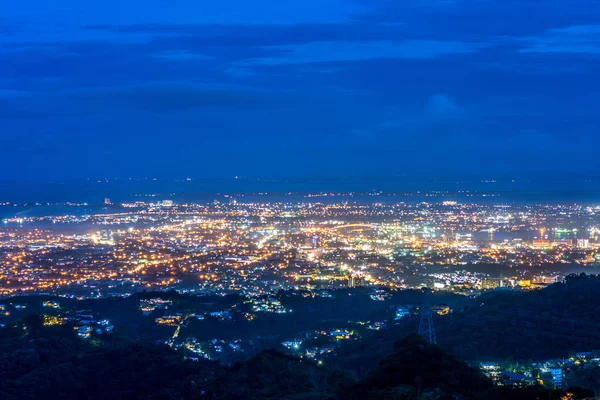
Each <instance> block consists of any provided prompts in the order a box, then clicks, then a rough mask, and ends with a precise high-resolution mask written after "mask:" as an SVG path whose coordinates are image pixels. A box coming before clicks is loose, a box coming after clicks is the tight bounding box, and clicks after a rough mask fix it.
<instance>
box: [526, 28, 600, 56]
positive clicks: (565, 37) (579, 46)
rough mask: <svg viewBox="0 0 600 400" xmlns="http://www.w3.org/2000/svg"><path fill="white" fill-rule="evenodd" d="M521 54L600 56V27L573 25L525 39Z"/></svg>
mask: <svg viewBox="0 0 600 400" xmlns="http://www.w3.org/2000/svg"><path fill="white" fill-rule="evenodd" d="M524 41H525V42H527V44H526V45H525V46H524V47H522V48H521V49H519V52H521V53H583V54H600V25H573V26H568V27H564V28H555V29H549V30H547V31H546V32H545V33H544V34H543V35H540V36H531V37H526V38H524Z"/></svg>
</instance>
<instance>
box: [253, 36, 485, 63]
mask: <svg viewBox="0 0 600 400" xmlns="http://www.w3.org/2000/svg"><path fill="white" fill-rule="evenodd" d="M483 47H485V46H484V45H482V44H477V43H464V42H445V41H434V40H407V41H401V42H392V41H355V42H347V41H340V42H313V43H305V44H299V45H293V46H277V47H271V49H274V50H277V51H278V52H279V55H278V56H274V57H265V58H257V59H254V60H250V61H246V62H243V63H242V64H245V65H266V66H275V65H284V64H313V63H326V62H344V61H360V60H369V59H403V58H406V59H427V58H435V57H439V56H444V55H452V54H467V53H472V52H476V51H478V50H479V49H481V48H483Z"/></svg>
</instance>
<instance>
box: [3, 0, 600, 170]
mask: <svg viewBox="0 0 600 400" xmlns="http://www.w3.org/2000/svg"><path fill="white" fill-rule="evenodd" d="M599 109H600V2H598V1H597V0H589V1H588V0H582V1H578V0H570V1H569V0H541V1H535V0H502V1H498V0H401V1H400V0H393V1H385V0H285V1H273V0H254V1H248V0H237V1H235V0H219V1H203V0H126V1H125V0H103V1H99V0H94V1H91V0H90V1H82V0H55V1H48V0H37V1H36V0H28V1H1V2H0V149H2V154H1V158H0V160H1V161H0V167H1V168H0V179H3V180H20V179H23V180H32V179H58V178H60V179H68V178H85V177H128V176H135V177H146V176H159V177H187V176H191V177H213V176H235V175H240V176H275V177H277V176H297V177H303V176H304V177H308V176H370V175H373V176H375V175H376V176H383V175H385V176H391V175H397V174H408V175H438V174H457V175H468V174H473V173H490V174H493V173H521V172H532V171H534V172H553V171H556V172H571V171H576V172H590V173H598V172H600V163H599V162H598V148H599V146H600V135H598V130H599V129H598V128H599V126H600V125H599V122H600V112H599Z"/></svg>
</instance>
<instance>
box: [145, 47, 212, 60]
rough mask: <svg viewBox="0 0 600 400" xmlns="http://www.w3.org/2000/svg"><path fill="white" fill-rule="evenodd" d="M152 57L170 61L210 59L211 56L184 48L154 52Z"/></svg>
mask: <svg viewBox="0 0 600 400" xmlns="http://www.w3.org/2000/svg"><path fill="white" fill-rule="evenodd" d="M154 57H156V58H162V59H165V60H172V61H198V60H210V59H211V58H212V57H209V56H207V55H205V54H201V53H193V52H189V51H185V50H168V51H164V52H161V53H156V54H154Z"/></svg>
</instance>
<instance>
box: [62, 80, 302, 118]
mask: <svg viewBox="0 0 600 400" xmlns="http://www.w3.org/2000/svg"><path fill="white" fill-rule="evenodd" d="M70 97H72V98H75V99H79V100H81V101H87V102H92V103H96V104H98V105H102V104H105V105H108V106H115V105H116V106H118V107H120V106H131V107H135V108H138V109H142V110H145V111H149V112H165V113H169V112H175V111H179V110H186V109H194V108H223V107H224V108H228V107H237V108H255V107H270V108H279V107H286V106H288V105H290V104H293V102H294V101H295V97H294V96H292V95H291V94H289V93H287V92H282V91H279V92H276V91H269V90H263V89H259V88H253V87H248V86H244V85H225V84H209V83H195V82H153V83H146V84H143V85H135V86H122V87H108V88H99V89H89V90H85V89H83V90H77V91H74V92H73V93H72V94H71V96H70Z"/></svg>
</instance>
